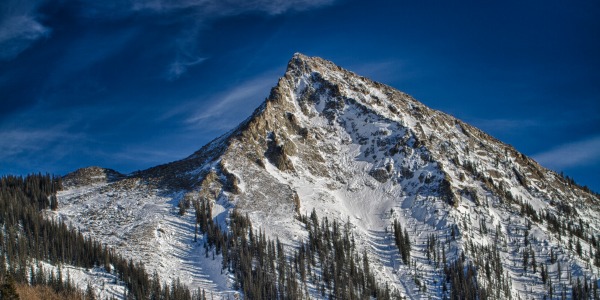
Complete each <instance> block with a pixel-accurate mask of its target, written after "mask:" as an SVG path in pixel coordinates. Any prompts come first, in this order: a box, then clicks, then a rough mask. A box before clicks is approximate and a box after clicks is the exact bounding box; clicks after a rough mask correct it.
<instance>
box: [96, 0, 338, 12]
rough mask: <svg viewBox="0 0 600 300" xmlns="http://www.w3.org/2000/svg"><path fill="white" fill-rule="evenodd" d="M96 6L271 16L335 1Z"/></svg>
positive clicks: (211, 0) (148, 0)
mask: <svg viewBox="0 0 600 300" xmlns="http://www.w3.org/2000/svg"><path fill="white" fill-rule="evenodd" d="M88 2H92V4H93V5H94V7H96V8H101V9H104V10H113V11H114V10H120V11H123V10H130V11H135V12H153V13H168V12H171V11H176V10H188V11H189V10H194V11H195V13H206V14H208V13H210V14H213V15H219V16H224V15H237V14H243V13H248V12H262V13H268V14H272V15H276V14H281V13H284V12H287V11H302V10H306V9H311V8H314V7H319V6H323V5H328V4H331V3H332V2H334V0H275V1H273V0H249V1H240V0H180V1H172V0H130V1H122V2H119V1H117V3H118V4H117V3H114V2H113V1H95V0H90V1H88Z"/></svg>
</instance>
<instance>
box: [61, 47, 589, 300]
mask: <svg viewBox="0 0 600 300" xmlns="http://www.w3.org/2000/svg"><path fill="white" fill-rule="evenodd" d="M296 57H300V58H301V59H304V60H305V63H306V64H308V66H309V68H308V70H309V71H306V72H305V71H302V72H301V73H300V74H295V73H294V72H295V71H297V70H294V69H293V67H292V69H291V70H288V73H286V76H285V77H284V78H282V79H280V82H279V88H280V90H281V91H285V93H284V95H283V99H284V100H285V103H278V104H277V105H272V106H270V105H266V104H263V105H262V106H261V109H259V110H257V111H256V112H255V115H253V116H252V117H251V118H258V117H260V116H271V117H272V116H281V115H287V114H289V113H291V114H293V115H294V116H295V117H296V118H297V120H298V123H299V124H298V126H300V127H302V128H304V129H307V131H308V132H309V136H308V137H303V136H300V135H299V134H297V133H296V132H295V131H294V130H292V129H289V128H286V125H284V124H277V119H275V117H272V118H273V119H270V120H269V122H267V123H268V124H267V125H265V129H264V130H265V132H260V134H262V136H263V137H264V139H268V138H269V136H270V135H271V134H272V133H273V132H275V131H277V136H278V137H284V138H283V139H280V140H279V142H280V143H281V144H283V143H287V142H290V143H293V144H294V146H295V147H294V148H295V149H297V151H296V152H295V153H292V154H290V155H289V156H288V157H287V158H288V159H289V160H290V161H291V163H292V165H293V167H294V170H291V171H290V170H285V171H282V170H279V169H278V168H277V167H276V166H275V165H273V164H271V163H270V162H268V161H267V160H265V163H264V167H261V166H258V165H257V164H256V162H255V160H253V159H250V158H249V157H252V156H251V155H250V154H257V155H259V156H261V157H262V156H264V152H265V149H263V148H260V146H256V145H260V143H261V141H259V140H257V141H252V143H254V144H256V145H254V144H252V145H249V144H244V143H243V142H242V141H243V140H242V139H239V138H233V136H235V135H236V134H237V133H239V132H238V130H242V129H239V128H242V127H241V126H240V127H238V128H237V129H235V130H233V131H231V132H230V133H229V134H230V135H231V136H227V135H226V136H223V137H220V138H219V139H217V140H215V142H213V143H212V144H210V145H209V147H206V148H205V150H204V151H207V152H206V153H208V152H211V151H213V152H214V151H217V149H221V148H220V147H225V145H226V146H227V147H228V148H227V151H222V154H219V155H220V156H219V157H217V158H216V159H214V160H211V161H207V162H203V164H202V165H198V166H197V167H196V168H195V169H193V171H188V172H187V174H188V175H190V176H192V175H194V176H196V175H199V174H203V173H206V172H207V171H208V170H214V171H215V172H218V171H219V170H218V165H219V163H220V164H222V165H223V166H224V168H226V169H227V171H228V172H230V173H231V174H233V175H234V176H235V177H236V179H237V182H238V184H237V186H238V188H239V190H240V193H239V194H232V193H230V192H227V191H224V190H221V191H220V192H219V193H218V196H217V197H216V198H215V199H212V200H211V201H212V203H213V217H214V218H215V220H217V222H218V223H219V224H221V226H222V227H223V228H226V226H227V224H226V220H227V217H228V214H229V213H230V212H231V210H232V209H234V208H236V209H240V210H241V211H243V212H245V213H248V216H249V217H250V219H251V221H252V224H253V227H254V228H255V229H256V230H259V229H260V230H262V231H263V232H265V234H266V235H267V236H269V237H271V238H273V239H274V238H279V239H280V240H281V242H282V243H283V244H285V245H287V246H289V247H294V246H296V245H298V243H299V242H300V241H302V240H306V239H307V233H306V230H305V228H304V226H303V225H302V224H301V223H300V222H299V221H298V220H297V219H296V218H295V214H296V212H295V208H294V204H293V203H292V201H291V200H290V199H292V196H293V195H294V194H296V195H297V196H298V198H299V199H300V208H299V213H301V214H310V212H311V211H312V210H313V209H314V210H315V211H316V212H317V214H318V215H319V217H328V218H330V219H335V220H337V221H339V222H340V223H342V224H344V223H346V222H350V223H351V225H352V226H351V227H352V233H353V235H354V237H355V241H356V246H357V248H358V249H359V252H362V250H363V249H365V250H367V252H368V255H369V258H370V263H371V266H372V269H373V270H374V272H375V274H376V276H377V278H378V280H379V282H380V283H388V284H389V285H390V287H392V288H394V289H397V290H398V291H399V292H400V293H401V294H402V295H405V296H407V297H408V298H410V299H442V298H443V294H442V292H441V287H440V285H441V281H442V280H443V267H440V266H436V265H435V264H434V263H432V262H431V261H430V260H429V259H428V258H427V257H426V255H425V248H426V242H427V239H428V237H429V236H430V235H431V234H433V235H435V236H436V237H437V238H438V239H439V241H440V243H441V245H443V246H444V247H445V251H446V254H447V257H448V260H449V261H452V260H454V259H456V258H457V257H458V255H460V253H465V254H466V256H467V257H470V258H472V257H473V255H474V254H473V253H470V250H469V249H468V245H469V243H471V242H472V243H473V244H475V245H480V246H485V245H490V246H494V247H498V248H499V249H500V256H501V258H502V261H503V262H502V265H503V269H504V272H505V273H506V274H508V276H509V277H510V280H511V282H512V285H511V291H510V292H511V294H512V296H513V297H515V298H516V297H518V296H526V295H528V296H530V297H534V298H541V297H542V296H543V293H544V291H545V289H546V287H545V285H544V284H542V282H541V279H540V275H539V270H538V272H537V273H535V274H534V273H531V272H528V273H525V272H524V271H523V266H522V261H521V258H522V251H523V249H525V248H526V247H525V245H524V239H525V236H524V233H525V232H526V229H527V228H528V224H530V225H529V226H530V227H531V228H530V229H529V236H528V240H529V243H530V245H531V246H530V247H531V249H532V250H533V251H534V252H535V255H536V259H537V261H538V262H548V261H549V255H550V254H549V253H550V249H554V252H555V253H556V254H557V259H558V262H560V264H561V266H562V270H561V271H562V273H561V274H558V262H556V263H554V264H550V263H547V264H546V265H547V266H548V268H549V272H550V274H551V276H555V277H556V278H560V280H558V279H557V282H556V284H559V283H560V284H565V285H567V286H569V285H570V283H569V281H568V279H567V278H569V276H584V275H585V276H591V275H594V274H596V275H597V274H600V270H599V269H598V268H597V267H595V266H591V265H590V264H589V263H588V260H589V259H590V257H591V254H590V253H587V252H589V251H588V249H589V248H590V246H589V245H588V244H587V243H586V242H585V241H581V244H582V248H583V249H584V254H583V255H582V256H578V255H576V254H574V251H569V250H567V247H568V246H567V245H568V239H567V237H564V236H563V237H561V238H559V237H558V236H557V235H555V234H552V233H551V232H550V231H549V229H548V227H547V226H548V225H547V224H546V223H545V222H539V223H535V222H530V218H529V217H526V216H523V215H521V214H520V213H519V211H520V204H519V203H520V202H522V203H528V204H530V205H531V206H532V207H533V208H534V209H535V210H536V211H537V212H546V211H547V212H552V213H555V214H559V211H558V209H557V208H556V207H555V206H553V205H552V204H551V203H552V201H559V202H561V201H562V203H565V204H566V205H568V206H570V207H576V208H577V212H579V213H580V215H579V216H578V217H579V218H581V219H582V221H583V222H585V223H586V224H589V226H590V230H591V232H593V233H594V234H597V233H598V230H599V229H600V225H599V224H598V221H597V220H598V219H599V218H598V216H599V215H600V213H599V212H598V209H597V208H593V207H590V206H589V205H586V204H585V203H586V201H594V200H589V199H588V198H586V197H589V196H586V194H584V193H582V192H579V191H577V190H575V189H571V188H568V187H566V185H565V184H564V183H563V182H562V181H561V180H560V179H559V178H558V177H557V175H556V174H554V173H552V172H550V171H547V170H543V169H541V167H539V165H537V164H535V163H534V162H531V161H528V160H527V159H526V158H523V157H522V156H521V155H520V154H519V153H518V152H516V150H514V149H513V148H511V147H510V146H508V145H505V144H503V143H501V142H499V141H497V140H495V139H493V138H492V137H489V136H487V135H485V134H484V133H482V132H480V131H478V130H477V129H475V128H472V127H471V126H469V125H468V124H465V123H462V122H461V121H459V120H457V119H455V118H453V117H451V116H448V115H445V114H443V113H440V112H437V111H434V110H431V109H429V108H427V107H425V106H424V105H422V104H421V103H419V102H417V101H416V100H414V99H412V98H411V97H410V96H408V95H406V94H404V93H401V92H398V91H395V90H393V89H391V88H389V87H386V86H384V85H381V84H376V83H373V82H371V81H369V80H368V79H365V78H362V77H360V76H357V75H355V74H353V73H350V72H347V71H344V70H340V69H338V68H337V67H335V66H334V65H333V64H331V63H329V62H326V61H323V60H320V59H310V58H302V56H296ZM292 74H294V75H292ZM317 74H318V76H317ZM331 86H334V87H335V89H336V90H335V91H325V92H323V89H324V88H326V87H331ZM311 93H317V94H315V95H313V96H315V97H306V96H307V95H311ZM333 95H337V96H335V97H334V96H333ZM307 99H309V100H307ZM310 99H313V100H310ZM331 101H340V102H338V103H337V104H340V103H342V104H343V105H333V106H335V107H336V108H331V105H328V104H331V103H330V102H331ZM334 104H336V103H334ZM245 122H247V121H245ZM273 123H275V124H273ZM246 142H247V141H246ZM255 147H258V149H259V150H256V149H257V148H255ZM219 151H221V150H219ZM252 151H255V153H254V152H252ZM211 153H212V152H211ZM219 153H221V152H219ZM201 154H202V153H197V154H195V155H192V156H190V157H189V158H188V159H193V158H194V157H200V156H201ZM467 165H470V166H469V167H467ZM515 172H520V173H522V174H523V176H524V177H525V178H526V180H527V183H525V184H524V183H522V182H519V180H518V179H517V175H516V173H515ZM540 174H541V175H540ZM177 175H180V174H173V176H177ZM221 175H222V176H221V177H222V178H221V179H222V180H225V176H223V174H221ZM482 178H486V179H487V180H489V181H492V183H489V182H488V183H487V184H486V183H484V181H483V180H482ZM445 181H446V182H448V184H449V185H450V188H451V191H450V193H452V194H453V196H454V197H455V199H456V201H457V203H456V205H455V206H451V205H450V204H449V203H447V200H446V198H445V197H447V196H448V195H447V193H446V194H444V192H443V191H441V190H442V186H443V184H442V183H443V182H445ZM199 186H200V185H198V186H196V187H193V188H192V190H191V191H187V190H185V191H184V190H181V189H159V188H155V187H152V185H151V184H149V183H148V182H145V181H144V180H143V179H136V178H130V179H126V180H123V181H118V182H115V183H105V184H94V185H90V186H85V187H79V188H77V187H74V188H70V189H69V190H66V191H63V192H61V193H60V194H59V211H58V212H57V213H56V214H55V215H54V216H53V217H55V218H59V219H62V220H64V221H66V222H67V224H72V226H74V227H76V228H80V229H81V230H82V232H84V233H85V234H87V235H89V236H92V237H94V238H97V239H99V240H100V241H102V242H103V243H106V244H107V245H109V246H111V247H113V248H114V249H116V250H117V251H119V253H121V254H123V255H125V256H126V257H130V258H133V259H135V260H141V261H143V262H144V264H145V265H146V267H147V268H148V269H149V270H150V271H151V272H153V271H156V272H157V273H158V274H160V276H161V279H164V280H167V281H170V280H174V279H176V278H179V279H180V280H181V281H182V282H183V283H185V284H187V285H188V286H189V287H190V288H197V287H200V288H204V289H206V290H208V291H211V292H213V293H214V295H217V296H222V297H226V296H227V295H232V294H234V293H235V291H231V279H230V278H229V277H228V275H227V274H224V273H222V272H221V259H220V257H218V256H217V257H215V259H214V260H213V258H212V255H208V256H209V257H208V258H207V257H205V256H206V255H205V253H204V250H203V249H204V248H203V242H204V241H203V237H202V236H200V237H199V239H198V241H194V216H193V208H190V210H189V211H188V213H187V214H185V215H184V216H179V215H178V214H177V203H178V202H179V201H180V200H181V199H182V198H183V197H184V196H185V195H186V194H188V193H190V194H189V195H190V196H191V197H198V192H199ZM496 189H497V190H501V191H502V189H504V190H506V191H509V192H510V194H511V195H512V197H513V198H514V199H516V200H515V202H514V203H509V202H507V200H506V199H505V195H504V194H499V193H498V192H497V191H496ZM464 191H468V193H463V192H464ZM597 200H598V199H596V200H595V201H597ZM477 202H478V203H477ZM596 203H597V202H596ZM394 220H398V221H399V222H400V224H401V225H402V227H403V228H406V229H407V231H408V232H409V235H410V238H411V242H412V245H413V250H412V251H411V266H408V265H405V264H403V263H401V259H400V256H399V253H398V250H397V249H396V246H395V243H394V240H393V236H392V234H391V231H392V229H391V225H392V223H393V221H394ZM453 229H456V230H457V236H456V238H455V239H453V238H452V237H451V235H452V230H453ZM496 236H497V237H496ZM528 247H529V246H528ZM480 277H481V276H480ZM555 277H553V278H555ZM414 278H419V281H420V282H421V284H423V285H424V286H425V289H424V290H425V291H423V289H422V288H420V287H419V286H418V285H417V283H416V280H414ZM553 280H554V279H553ZM309 290H310V292H311V296H312V297H314V298H319V297H320V294H319V293H317V291H316V287H315V286H314V285H312V283H310V284H309Z"/></svg>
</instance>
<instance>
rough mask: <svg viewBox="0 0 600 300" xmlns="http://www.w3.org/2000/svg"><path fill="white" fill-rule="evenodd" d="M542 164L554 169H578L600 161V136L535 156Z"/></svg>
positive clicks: (564, 145)
mask: <svg viewBox="0 0 600 300" xmlns="http://www.w3.org/2000/svg"><path fill="white" fill-rule="evenodd" d="M533 158H534V159H535V160H537V161H538V162H539V163H540V164H542V165H544V166H546V167H550V168H553V169H557V170H560V169H562V168H568V167H577V166H582V165H586V164H591V163H596V162H599V161H600V136H595V137H592V138H589V139H586V140H582V141H577V142H573V143H567V144H563V145H560V146H558V147H556V148H554V149H551V150H548V151H545V152H542V153H538V154H535V155H533Z"/></svg>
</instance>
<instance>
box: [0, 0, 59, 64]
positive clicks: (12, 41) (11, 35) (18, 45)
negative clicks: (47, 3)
mask: <svg viewBox="0 0 600 300" xmlns="http://www.w3.org/2000/svg"><path fill="white" fill-rule="evenodd" d="M40 4H41V1H20V0H7V1H6V2H5V3H3V4H2V5H0V20H2V21H0V60H10V59H13V58H15V57H16V56H17V55H19V54H20V53H21V52H23V51H24V50H25V49H27V48H29V47H30V46H31V45H32V44H33V42H35V41H36V40H38V39H40V38H42V37H47V36H49V35H50V32H51V29H50V28H48V27H46V26H44V25H42V24H41V23H40V22H39V21H38V17H39V16H38V15H37V8H38V7H39V5H40Z"/></svg>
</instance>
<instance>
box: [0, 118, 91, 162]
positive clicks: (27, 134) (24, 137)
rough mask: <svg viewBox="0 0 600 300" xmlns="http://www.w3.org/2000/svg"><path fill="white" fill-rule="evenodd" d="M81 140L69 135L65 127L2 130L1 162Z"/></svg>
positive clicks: (0, 137) (0, 135) (77, 136)
mask: <svg viewBox="0 0 600 300" xmlns="http://www.w3.org/2000/svg"><path fill="white" fill-rule="evenodd" d="M78 138H81V136H80V135H77V134H72V133H69V132H68V131H67V130H66V128H64V127H63V126H55V127H53V128H46V129H41V128H28V129H25V128H15V129H4V130H2V129H0V141H2V142H1V143H0V160H7V159H10V158H13V157H16V156H19V155H22V154H27V153H39V152H40V151H41V150H43V149H53V148H55V147H50V146H51V145H52V144H55V143H65V142H70V141H73V140H75V139H78Z"/></svg>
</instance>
